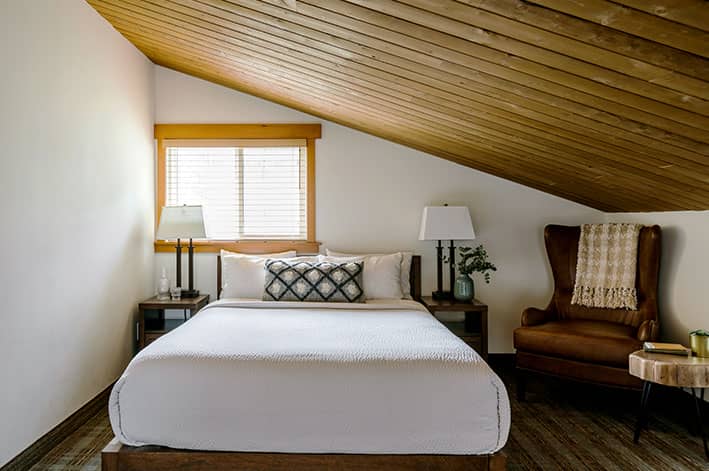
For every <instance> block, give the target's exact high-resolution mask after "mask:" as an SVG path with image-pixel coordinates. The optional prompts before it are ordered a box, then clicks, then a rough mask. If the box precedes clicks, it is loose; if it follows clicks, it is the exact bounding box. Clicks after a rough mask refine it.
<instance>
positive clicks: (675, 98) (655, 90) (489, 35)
mask: <svg viewBox="0 0 709 471" xmlns="http://www.w3.org/2000/svg"><path fill="white" fill-rule="evenodd" d="M303 1H304V2H305V1H315V2H318V3H321V4H323V5H324V4H328V5H332V4H337V2H338V1H339V0H303ZM349 1H350V2H352V3H356V4H358V5H361V6H364V7H366V8H369V9H371V10H373V11H377V12H380V13H384V14H387V15H390V16H391V15H394V14H395V15H396V16H397V17H398V18H401V19H404V20H406V21H409V22H411V23H414V24H418V25H420V26H423V27H426V28H429V29H432V30H436V31H439V32H444V33H445V34H449V35H453V36H456V37H459V38H461V39H464V40H466V41H467V42H468V43H470V44H479V45H485V46H487V47H488V48H490V49H496V50H498V51H500V52H502V53H505V54H509V55H511V56H512V57H514V58H516V59H517V60H519V61H520V62H526V63H529V65H530V66H532V67H535V68H537V69H544V70H545V72H546V75H547V76H548V77H550V80H552V81H554V82H556V83H559V84H564V85H567V86H571V87H573V88H576V89H577V90H580V91H585V92H588V93H592V94H594V95H597V96H602V97H605V98H607V99H610V100H613V101H617V102H619V103H626V104H628V105H631V106H634V107H637V108H639V109H645V110H648V111H650V112H651V113H655V114H658V115H664V116H668V117H671V119H673V120H675V121H677V122H680V123H684V124H688V125H690V126H694V125H696V124H697V123H696V121H695V120H696V115H694V114H693V113H701V114H702V115H704V116H707V115H709V104H707V102H706V101H705V100H703V99H699V98H697V97H695V96H692V95H687V94H682V93H678V92H676V91H674V90H669V89H667V88H664V87H660V86H656V85H653V84H652V83H649V82H646V81H644V80H639V79H635V78H633V77H630V76H628V75H623V74H619V73H616V72H613V71H611V70H608V69H605V68H603V67H598V66H596V65H594V64H590V63H587V62H584V61H581V60H577V59H575V58H573V57H569V56H565V55H562V54H558V53H555V52H553V51H550V50H547V49H543V48H541V47H537V46H534V45H532V44H528V43H525V42H522V41H517V40H515V39H512V38H509V37H507V36H503V35H502V34H498V33H496V32H494V31H489V30H487V29H482V28H479V27H472V28H471V25H469V24H466V23H463V22H462V21H458V20H454V19H451V18H448V17H445V16H441V14H444V13H445V12H446V11H447V10H448V9H449V8H446V7H449V4H448V3H447V2H446V3H444V2H442V1H436V2H426V1H424V0H405V1H406V2H409V3H414V4H416V5H417V6H415V7H414V6H409V5H405V4H402V3H400V2H396V1H395V0H349ZM402 1H404V0H402ZM459 5H460V4H459ZM460 6H461V7H463V8H467V9H468V10H472V9H471V8H470V7H467V6H465V5H460ZM422 7H426V8H428V9H430V10H432V11H427V10H422V9H421V8H422ZM299 8H300V7H299ZM455 10H456V14H459V15H464V16H465V19H467V20H468V21H474V20H475V18H476V17H477V16H481V15H472V14H468V15H465V12H464V11H461V10H462V9H460V8H458V9H455ZM523 27H524V25H520V29H523ZM540 31H541V30H540ZM640 66H641V64H639V63H637V64H636V68H638V69H639V68H641V67H640ZM705 95H706V92H705V93H704V96H705ZM693 116H694V119H692V117H693ZM705 124H706V125H707V126H709V118H706V123H705Z"/></svg>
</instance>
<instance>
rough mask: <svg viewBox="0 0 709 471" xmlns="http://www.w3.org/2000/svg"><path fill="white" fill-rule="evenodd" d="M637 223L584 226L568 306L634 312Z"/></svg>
mask: <svg viewBox="0 0 709 471" xmlns="http://www.w3.org/2000/svg"><path fill="white" fill-rule="evenodd" d="M641 227H642V225H640V224H584V225H582V226H581V237H580V238H579V250H578V261H577V264H576V283H575V284H574V294H573V296H572V298H571V304H578V305H581V306H586V307H600V308H610V309H630V310H636V309H637V307H638V298H637V292H636V290H635V273H636V267H637V262H638V236H639V234H640V228H641Z"/></svg>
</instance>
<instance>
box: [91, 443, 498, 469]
mask: <svg viewBox="0 0 709 471" xmlns="http://www.w3.org/2000/svg"><path fill="white" fill-rule="evenodd" d="M101 469H102V471H177V470H180V471H227V470H228V471H325V470H327V471H377V470H379V471H385V470H386V471H504V470H505V469H507V457H506V456H505V454H504V453H502V452H501V451H500V452H497V453H494V454H490V455H351V454H310V453H304V454H298V453H236V452H219V451H197V450H174V449H172V448H164V447H159V446H143V447H131V446H125V445H122V444H121V443H120V442H119V441H118V439H116V438H114V439H113V440H111V443H109V444H108V445H106V448H104V449H103V451H102V452H101Z"/></svg>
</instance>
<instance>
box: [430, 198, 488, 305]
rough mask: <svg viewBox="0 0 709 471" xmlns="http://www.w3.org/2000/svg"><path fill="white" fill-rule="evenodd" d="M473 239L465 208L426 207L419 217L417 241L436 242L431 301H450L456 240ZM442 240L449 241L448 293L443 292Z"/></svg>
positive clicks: (471, 224)
mask: <svg viewBox="0 0 709 471" xmlns="http://www.w3.org/2000/svg"><path fill="white" fill-rule="evenodd" d="M473 239H475V230H474V229H473V223H472V222H471V220H470V211H468V208H467V207H465V206H448V205H444V206H426V207H425V208H423V216H422V217H421V230H420V231H419V240H437V241H438V247H437V264H436V267H437V269H438V285H437V288H438V289H437V290H436V291H434V292H433V293H432V296H433V299H452V298H453V283H455V243H454V241H456V240H473ZM443 240H449V241H450V247H449V250H450V254H449V263H450V291H443V244H442V241H443Z"/></svg>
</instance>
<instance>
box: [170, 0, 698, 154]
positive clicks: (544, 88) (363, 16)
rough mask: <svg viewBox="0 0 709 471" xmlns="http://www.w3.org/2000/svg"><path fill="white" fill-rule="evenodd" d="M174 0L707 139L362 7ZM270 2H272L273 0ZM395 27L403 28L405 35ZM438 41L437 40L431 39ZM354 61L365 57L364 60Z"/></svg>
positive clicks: (445, 75) (629, 123) (464, 81)
mask: <svg viewBox="0 0 709 471" xmlns="http://www.w3.org/2000/svg"><path fill="white" fill-rule="evenodd" d="M176 1H178V2H179V3H190V4H193V5H199V4H205V5H206V4H207V3H208V4H209V5H221V7H222V8H220V9H218V10H221V11H222V12H223V13H222V14H227V15H228V14H234V15H235V16H241V17H242V18H248V17H249V16H251V17H258V18H259V21H262V22H264V23H268V24H269V25H270V26H273V27H275V28H277V29H280V30H281V33H280V34H281V35H288V34H289V33H290V32H297V35H302V36H306V37H308V38H312V39H315V40H316V41H318V42H320V43H323V44H337V46H338V47H340V48H343V49H345V50H348V51H351V52H355V53H359V54H361V55H362V56H365V57H371V58H375V59H377V60H379V61H381V60H386V62H387V63H389V64H391V65H393V66H396V67H401V68H402V69H403V70H406V71H409V72H412V73H414V74H421V75H423V74H426V75H428V74H430V76H431V77H433V78H436V79H439V80H443V81H448V80H451V79H453V78H454V79H455V82H454V83H456V84H458V85H459V86H462V87H465V88H467V89H471V90H475V89H476V87H477V86H478V84H480V83H483V84H485V85H487V86H490V87H493V88H498V89H500V90H504V91H506V92H508V93H512V94H515V95H518V96H521V97H525V98H529V99H533V100H535V101H536V102H538V103H547V104H552V105H553V106H559V107H563V108H564V109H566V108H571V109H573V110H574V113H575V114H581V115H582V116H588V117H592V118H593V119H596V120H599V121H602V122H604V123H606V124H609V125H612V126H618V127H622V128H623V129H627V130H631V131H633V132H640V133H645V134H646V135H648V136H656V137H657V139H659V140H663V141H666V142H672V143H674V144H676V145H678V146H680V147H683V148H688V149H695V148H696V147H695V146H696V144H697V142H709V137H708V136H707V133H706V132H704V131H702V130H700V129H699V128H696V127H689V126H686V125H684V124H681V123H678V122H676V121H673V120H670V119H667V118H666V117H664V116H658V115H656V114H652V113H648V112H646V111H644V110H641V109H638V108H634V107H630V106H627V105H626V104H624V103H619V102H614V101H610V100H607V99H605V98H602V97H599V96H595V95H592V94H589V93H585V92H582V91H579V90H576V89H574V88H571V87H567V86H565V85H560V84H558V83H555V82H553V81H550V80H547V79H545V78H539V77H537V76H535V75H534V72H535V71H533V70H525V69H524V66H525V65H528V64H532V63H524V62H519V61H518V60H517V59H518V58H515V57H513V56H510V55H508V54H505V53H502V52H500V51H495V50H492V49H489V48H476V47H477V45H475V44H473V45H472V46H471V43H469V42H467V41H465V40H463V39H460V38H456V37H453V36H449V35H446V34H444V33H441V32H439V31H434V30H431V29H428V28H424V27H420V26H418V25H414V24H412V23H409V22H407V21H403V20H400V19H398V18H393V17H390V16H386V15H384V14H381V13H378V12H374V11H371V10H368V9H366V8H362V7H359V6H357V5H351V4H344V3H340V2H334V1H329V2H327V3H326V4H325V6H327V8H330V9H333V8H335V7H337V8H338V11H337V12H331V11H329V10H327V9H322V8H315V7H311V6H310V5H307V4H304V3H301V4H299V11H298V15H295V14H293V13H292V12H288V11H284V10H283V9H282V8H279V7H278V6H277V5H268V8H266V7H262V8H261V10H263V11H256V10H252V9H247V8H245V7H241V6H235V5H233V4H230V3H227V2H225V1H224V0H176ZM251 1H252V0H246V1H242V2H241V3H248V2H251ZM265 1H266V2H268V3H272V2H273V1H274V0H265ZM249 5H250V3H249ZM250 6H254V5H250ZM340 9H342V11H340ZM218 10H217V11H218ZM213 14H217V15H218V14H219V13H216V12H213ZM271 15H273V16H271ZM235 21H239V20H235ZM256 27H257V28H258V26H256ZM397 31H406V32H407V33H408V34H407V35H405V34H401V33H398V32H397ZM422 37H425V38H427V40H428V42H427V41H423V40H420V39H418V38H422ZM291 40H296V41H297V38H292V37H291ZM434 40H435V42H432V41H434ZM402 44H406V47H403V46H401V45H402ZM438 44H441V45H440V46H439V45H438ZM309 47H313V46H309ZM471 47H473V48H476V51H477V52H476V53H477V54H478V55H486V57H485V58H484V59H478V58H477V57H473V56H470V55H467V54H466V52H467V51H468V49H470V48H471ZM461 51H463V52H461ZM353 60H358V61H359V60H363V61H364V62H365V63H366V62H367V60H366V59H359V58H357V59H354V58H353ZM495 60H497V61H498V62H499V64H498V63H497V62H495ZM500 64H504V66H501V65H500ZM532 68H533V64H532ZM596 85H597V84H596ZM619 92H620V91H619ZM584 107H588V108H584ZM661 136H662V137H661ZM684 137H686V138H689V139H684Z"/></svg>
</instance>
